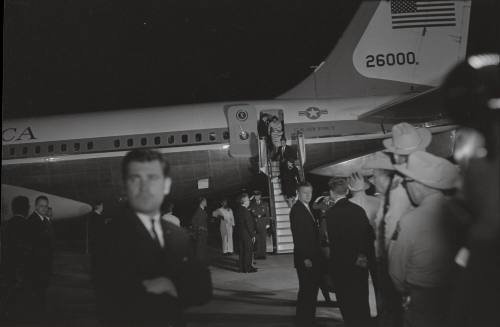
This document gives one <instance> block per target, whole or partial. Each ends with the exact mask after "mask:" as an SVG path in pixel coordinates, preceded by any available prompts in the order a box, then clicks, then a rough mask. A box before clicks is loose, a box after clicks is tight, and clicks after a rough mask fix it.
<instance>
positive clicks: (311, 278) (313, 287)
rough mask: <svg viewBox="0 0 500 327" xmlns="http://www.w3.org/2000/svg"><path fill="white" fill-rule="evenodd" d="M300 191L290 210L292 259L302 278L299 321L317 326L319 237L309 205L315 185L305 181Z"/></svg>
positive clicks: (300, 280) (316, 223) (319, 265)
mask: <svg viewBox="0 0 500 327" xmlns="http://www.w3.org/2000/svg"><path fill="white" fill-rule="evenodd" d="M298 191H299V200H298V201H297V202H295V204H294V205H293V207H292V210H291V211H290V224H291V229H292V236H293V246H294V249H293V259H294V264H295V269H297V275H298V278H299V293H298V296H297V309H296V322H297V324H299V325H300V326H311V325H314V319H315V315H316V300H317V297H318V289H319V283H320V277H321V248H320V236H319V226H318V222H317V221H316V219H315V218H314V216H313V214H312V212H311V209H310V208H309V202H310V201H311V197H312V186H311V184H309V183H307V182H305V183H302V184H300V185H299V187H298Z"/></svg>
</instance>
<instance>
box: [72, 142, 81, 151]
mask: <svg viewBox="0 0 500 327" xmlns="http://www.w3.org/2000/svg"><path fill="white" fill-rule="evenodd" d="M73 150H75V151H80V143H73Z"/></svg>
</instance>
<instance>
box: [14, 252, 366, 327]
mask: <svg viewBox="0 0 500 327" xmlns="http://www.w3.org/2000/svg"><path fill="white" fill-rule="evenodd" d="M256 266H257V267H258V269H259V271H258V272H257V273H250V274H245V273H239V272H238V256H237V255H232V256H221V255H220V254H219V251H218V250H216V249H213V248H212V249H211V266H210V269H211V272H212V280H213V287H214V297H213V299H212V301H211V302H210V303H208V304H206V305H204V306H200V307H194V308H190V309H189V310H188V311H187V314H186V316H187V320H188V326H193V327H194V326H214V327H215V326H221V327H222V326H239V327H245V326H292V325H293V317H294V314H295V301H296V297H297V289H298V281H297V275H296V272H295V269H294V268H293V255H292V254H279V255H268V256H267V259H266V260H258V261H257V263H256ZM54 268H55V269H54V276H53V279H52V282H51V285H50V288H49V291H48V311H49V312H48V313H49V320H50V325H51V326H72V327H87V326H88V327H93V326H96V327H97V326H99V323H98V321H97V319H96V314H95V296H94V292H93V289H92V285H91V282H90V279H89V274H88V271H89V256H88V255H86V254H84V251H82V249H81V248H80V249H75V248H73V249H65V250H59V251H58V252H57V253H56V257H55V266H54ZM332 299H335V296H334V294H333V293H332ZM371 303H372V304H373V297H371ZM317 317H318V321H319V322H320V323H321V324H322V325H325V326H332V327H334V326H335V327H336V326H343V325H344V324H343V322H342V317H341V315H340V311H339V309H338V307H337V306H336V305H335V302H334V304H333V306H327V305H326V303H324V299H323V296H322V295H321V293H320V294H319V295H318V309H317ZM17 326H19V325H17Z"/></svg>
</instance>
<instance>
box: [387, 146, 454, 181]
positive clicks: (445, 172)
mask: <svg viewBox="0 0 500 327" xmlns="http://www.w3.org/2000/svg"><path fill="white" fill-rule="evenodd" d="M394 167H395V168H396V170H397V171H399V172H400V173H402V174H403V175H405V176H408V177H410V178H413V179H414V180H416V181H417V182H419V183H422V184H424V185H426V186H429V187H432V188H436V189H440V190H447V189H452V188H454V187H455V186H456V185H457V181H458V178H459V169H458V167H457V166H455V165H454V164H452V163H451V162H449V161H448V160H446V159H444V158H440V157H436V156H435V155H432V154H430V153H428V152H424V151H417V152H414V153H412V154H410V156H409V157H408V163H407V164H403V165H394Z"/></svg>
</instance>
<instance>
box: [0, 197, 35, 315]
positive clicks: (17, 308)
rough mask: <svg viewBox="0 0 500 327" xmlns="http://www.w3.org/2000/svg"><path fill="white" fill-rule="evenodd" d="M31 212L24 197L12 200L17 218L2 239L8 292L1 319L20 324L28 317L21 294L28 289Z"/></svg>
mask: <svg viewBox="0 0 500 327" xmlns="http://www.w3.org/2000/svg"><path fill="white" fill-rule="evenodd" d="M29 209H30V203H29V199H28V198H27V197H25V196H16V197H15V198H14V199H13V200H12V213H13V214H14V215H13V217H12V218H11V219H9V220H8V221H7V223H6V225H5V233H4V234H3V235H2V239H1V240H2V254H3V257H2V264H3V268H4V271H5V279H6V283H7V289H6V290H5V294H2V295H1V296H0V299H2V303H3V304H4V305H5V307H3V308H2V309H0V319H1V318H2V317H7V318H8V319H12V320H19V319H22V317H23V316H24V314H25V310H26V308H25V307H23V306H24V304H23V303H22V290H23V288H24V287H25V286H26V285H25V282H26V280H25V276H26V263H27V259H28V254H29V243H28V239H27V220H26V216H28V213H29Z"/></svg>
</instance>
